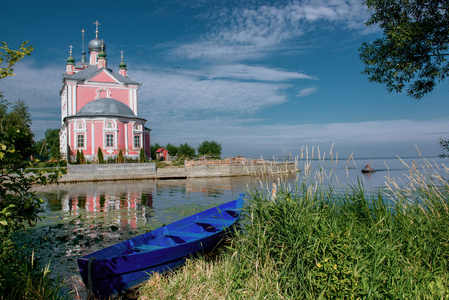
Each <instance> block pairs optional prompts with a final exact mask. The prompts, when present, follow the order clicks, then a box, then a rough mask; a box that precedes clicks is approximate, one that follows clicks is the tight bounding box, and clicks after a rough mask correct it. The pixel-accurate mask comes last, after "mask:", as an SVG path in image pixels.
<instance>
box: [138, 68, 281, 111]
mask: <svg viewBox="0 0 449 300" xmlns="http://www.w3.org/2000/svg"><path fill="white" fill-rule="evenodd" d="M133 78H134V79H136V80H138V81H140V82H146V83H147V84H146V85H144V86H142V87H141V89H140V90H139V115H141V116H142V117H144V118H145V117H146V115H145V114H146V113H149V114H150V115H152V116H154V117H155V118H156V119H162V117H161V112H163V113H162V114H163V115H167V114H168V115H176V116H177V117H178V118H179V117H186V118H191V117H192V114H193V116H194V115H195V114H198V113H224V114H253V113H255V112H257V111H260V110H261V109H263V108H266V107H270V106H274V105H279V104H282V103H285V102H286V101H287V99H286V96H285V95H284V94H283V90H284V89H286V88H288V87H289V85H287V84H284V83H271V82H239V81H234V80H223V79H214V80H211V79H205V80H201V79H200V78H199V77H198V76H197V75H193V74H185V73H184V74H183V73H181V74H176V73H171V72H170V73H165V72H160V73H156V72H152V71H134V72H133Z"/></svg>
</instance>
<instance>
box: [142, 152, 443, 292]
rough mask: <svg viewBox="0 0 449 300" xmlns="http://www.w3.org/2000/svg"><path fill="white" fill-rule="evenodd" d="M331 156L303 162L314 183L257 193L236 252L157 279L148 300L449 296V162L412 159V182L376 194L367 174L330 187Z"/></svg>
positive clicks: (390, 182) (278, 185) (392, 183)
mask: <svg viewBox="0 0 449 300" xmlns="http://www.w3.org/2000/svg"><path fill="white" fill-rule="evenodd" d="M305 154H306V156H309V153H308V151H307V150H306V153H305ZM311 156H312V157H313V151H312V153H311ZM320 156H321V155H320ZM322 157H323V156H322ZM350 162H351V157H350V158H349V159H348V162H347V166H348V164H349V163H350ZM322 163H324V159H321V157H320V158H319V162H318V168H317V171H316V172H314V168H313V160H309V159H307V162H306V163H305V166H304V167H303V168H302V170H303V172H308V174H309V175H310V176H312V178H314V179H315V180H308V179H307V178H305V180H304V181H303V182H301V183H299V184H297V185H295V186H293V187H292V186H289V185H287V184H284V183H282V182H281V181H279V182H278V183H276V184H275V187H276V188H275V189H273V188H272V187H270V188H268V187H261V188H259V189H253V190H250V191H249V197H248V198H247V199H246V200H247V202H249V203H248V205H247V206H246V208H245V210H244V216H245V219H244V221H243V223H242V230H241V231H240V233H238V235H237V237H236V238H235V239H234V240H233V241H232V244H231V245H230V246H228V250H227V251H225V252H223V253H221V254H220V255H218V256H217V257H215V258H214V259H212V260H209V261H208V260H206V259H205V258H202V259H200V260H191V261H189V262H188V263H187V264H186V266H185V267H183V268H182V269H181V270H179V271H176V272H174V273H172V274H169V275H168V276H161V275H155V276H153V277H152V278H151V279H150V280H149V281H148V282H147V283H146V284H145V285H143V286H142V288H141V290H140V299H167V298H169V299H172V298H173V299H178V298H182V299H198V298H205V299H207V298H214V299H247V298H251V299H265V298H270V299H272V298H277V299H320V298H321V299H327V298H349V299H357V298H402V299H422V298H426V299H442V298H445V297H448V296H449V272H448V270H449V230H448V224H449V210H448V202H449V201H448V184H447V180H446V179H445V178H447V175H448V174H449V172H448V171H449V169H448V168H446V167H444V166H432V164H430V163H429V162H427V161H426V160H424V163H423V165H422V166H421V167H419V166H418V164H417V163H413V165H412V166H409V168H408V172H409V173H408V175H407V176H408V178H409V181H410V182H409V183H408V184H405V185H404V186H399V184H397V183H396V185H395V181H394V180H392V179H391V178H387V183H388V184H387V189H385V190H378V192H377V193H373V194H367V193H366V192H365V190H364V188H363V183H362V182H361V181H359V182H357V183H356V184H353V185H351V186H350V187H349V188H348V189H347V190H346V191H345V192H336V191H335V190H334V188H333V187H332V186H330V187H323V185H322V184H321V183H323V182H325V181H324V180H323V178H329V176H330V174H331V172H329V171H327V172H326V171H325V168H323V167H322ZM327 163H329V161H327ZM331 163H332V164H334V163H335V164H336V163H337V161H336V160H335V161H332V162H331ZM309 179H310V178H309Z"/></svg>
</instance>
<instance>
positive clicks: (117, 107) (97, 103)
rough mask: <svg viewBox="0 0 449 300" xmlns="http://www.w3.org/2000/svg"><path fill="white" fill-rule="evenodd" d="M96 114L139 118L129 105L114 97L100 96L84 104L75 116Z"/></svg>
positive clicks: (97, 115) (92, 115)
mask: <svg viewBox="0 0 449 300" xmlns="http://www.w3.org/2000/svg"><path fill="white" fill-rule="evenodd" d="M94 116H95V117H99V116H110V117H125V118H134V119H135V118H137V116H136V115H135V114H134V113H133V111H132V110H131V108H129V106H128V105H126V104H124V103H122V102H120V101H118V100H115V99H112V98H100V99H97V100H94V101H91V102H89V103H87V104H86V105H84V106H83V107H82V108H81V109H80V110H79V111H78V113H77V114H76V115H75V117H94Z"/></svg>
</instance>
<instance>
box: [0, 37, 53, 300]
mask: <svg viewBox="0 0 449 300" xmlns="http://www.w3.org/2000/svg"><path fill="white" fill-rule="evenodd" d="M1 44H2V46H1V47H0V79H1V78H5V77H8V76H13V75H14V73H13V69H12V67H13V66H14V64H15V63H16V62H18V61H19V60H20V59H22V58H23V57H24V56H25V55H29V54H30V53H31V51H32V50H33V48H32V46H29V47H25V45H26V42H25V43H23V44H22V46H21V47H20V48H19V50H11V49H9V48H8V45H7V44H6V43H5V42H1ZM4 62H6V65H7V66H6V67H2V66H1V65H2V63H4ZM7 108H8V103H7V101H6V100H4V99H3V95H2V93H1V92H0V170H1V172H0V249H1V251H0V299H39V298H46V299H58V298H60V297H59V296H58V295H57V294H58V291H59V290H60V288H61V287H60V286H58V287H56V289H55V288H54V287H53V286H52V285H51V284H50V285H48V283H51V282H52V280H51V279H50V277H49V274H48V273H49V272H47V271H44V270H41V269H40V266H38V265H37V264H36V263H33V262H34V259H33V258H32V257H33V256H31V255H30V256H29V257H27V256H26V255H27V254H26V253H24V252H22V250H20V249H17V248H16V246H15V245H14V243H13V241H12V239H11V234H12V233H13V232H15V231H17V230H20V229H22V228H24V227H25V224H28V225H34V224H35V223H36V222H37V221H38V220H39V215H38V213H39V212H40V211H42V207H41V204H42V203H43V201H42V200H41V199H39V198H38V197H37V196H36V194H35V193H34V192H33V191H31V188H32V186H33V185H35V184H41V185H45V184H47V183H51V182H55V181H56V180H57V174H56V173H51V174H46V175H40V174H34V175H33V176H25V175H24V173H23V172H22V169H23V168H25V167H28V166H30V162H27V161H25V157H26V156H28V153H27V151H28V149H29V148H31V149H32V148H33V147H32V146H33V143H32V142H30V139H29V135H30V132H31V131H28V129H29V128H28V125H30V124H31V123H30V122H28V120H30V119H29V114H28V111H27V107H26V106H25V105H23V103H20V102H18V103H16V105H15V107H14V108H13V112H14V113H13V114H12V115H11V113H10V114H8V109H7ZM18 115H23V116H25V120H22V122H18V121H17V120H16V117H17V116H18ZM14 122H16V123H14ZM11 124H18V127H12V126H11ZM22 125H23V126H22ZM31 140H32V138H31ZM21 142H24V143H26V144H23V145H20V144H19V143H21Z"/></svg>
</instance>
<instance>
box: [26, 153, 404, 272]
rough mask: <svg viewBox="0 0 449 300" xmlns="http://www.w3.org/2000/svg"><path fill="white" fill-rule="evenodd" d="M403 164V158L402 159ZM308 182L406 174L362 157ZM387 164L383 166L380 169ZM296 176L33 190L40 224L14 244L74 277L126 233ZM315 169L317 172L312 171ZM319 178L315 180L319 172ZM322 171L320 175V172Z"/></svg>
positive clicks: (316, 165)
mask: <svg viewBox="0 0 449 300" xmlns="http://www.w3.org/2000/svg"><path fill="white" fill-rule="evenodd" d="M406 162H407V163H409V160H406ZM312 165H313V168H312V169H311V170H310V171H311V172H310V174H311V176H310V177H309V179H308V180H309V181H310V182H311V183H314V182H316V180H317V179H318V178H322V177H323V176H324V177H326V178H327V179H326V180H324V181H323V183H324V186H325V187H329V186H332V187H333V188H334V191H338V190H342V189H347V188H348V186H349V185H354V184H357V182H358V180H359V179H360V180H361V181H362V183H363V184H364V187H365V190H367V191H368V192H369V191H372V190H375V189H378V188H379V187H380V186H382V185H383V184H384V182H385V180H386V178H387V177H398V176H401V175H403V174H404V173H407V169H406V168H405V167H404V166H403V165H402V163H401V162H400V161H399V160H398V159H388V160H385V159H372V166H373V167H374V168H375V169H377V172H376V173H372V174H362V173H361V168H362V167H363V166H364V165H366V159H363V160H355V161H351V162H350V164H348V163H347V162H346V161H341V162H338V164H337V162H335V161H334V162H331V161H323V162H317V161H313V162H312ZM383 165H385V166H387V168H382V166H383ZM301 169H302V172H301V173H298V174H293V175H290V176H287V177H276V176H274V177H270V176H265V177H226V178H196V179H187V180H164V181H149V180H147V181H115V182H97V183H93V182H92V183H78V184H61V185H52V186H46V187H37V188H36V192H37V194H38V196H39V197H41V198H42V199H43V200H44V212H43V213H42V214H41V217H42V222H40V223H39V224H38V225H37V226H36V227H35V228H31V229H28V230H26V231H24V232H22V233H21V234H20V235H18V240H19V241H20V243H22V244H24V243H27V244H28V245H33V246H35V254H36V256H37V257H41V258H42V261H41V262H42V263H47V262H48V261H50V260H52V261H51V265H50V266H51V268H52V269H53V270H54V271H55V273H56V271H59V273H60V274H61V275H62V276H67V277H70V276H73V275H75V274H77V273H78V271H77V266H76V258H78V257H80V256H83V255H85V254H88V253H91V252H93V251H96V250H98V249H101V248H104V247H107V246H109V245H112V244H115V243H117V242H120V241H123V240H126V239H128V238H130V237H132V236H135V235H137V234H140V233H144V232H146V231H149V230H152V229H155V228H157V227H160V226H161V225H162V224H168V223H172V222H174V221H176V220H178V219H181V218H183V217H185V216H188V215H192V214H194V213H196V212H199V211H202V210H204V209H207V208H210V207H213V206H216V205H219V204H222V203H225V202H228V201H231V200H234V199H236V198H237V197H238V195H239V194H241V193H247V192H248V190H251V189H254V188H257V189H260V188H264V189H265V190H266V191H267V192H268V193H270V192H271V189H272V184H273V183H278V182H283V183H288V184H290V185H291V186H294V185H295V184H297V183H298V182H302V181H303V180H304V176H305V174H306V172H305V169H304V164H303V163H302V164H301ZM317 170H320V171H323V172H322V173H316V171H317ZM317 174H318V175H317ZM323 174H324V175H323Z"/></svg>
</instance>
